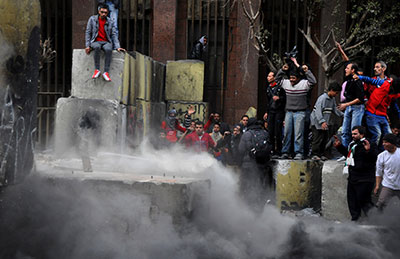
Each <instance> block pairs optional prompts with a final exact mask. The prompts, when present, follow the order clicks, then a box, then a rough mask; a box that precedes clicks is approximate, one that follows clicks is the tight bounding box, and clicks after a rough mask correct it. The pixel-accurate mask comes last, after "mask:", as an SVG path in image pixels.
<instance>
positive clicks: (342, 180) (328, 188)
mask: <svg viewBox="0 0 400 259" xmlns="http://www.w3.org/2000/svg"><path fill="white" fill-rule="evenodd" d="M343 166H344V163H343V162H336V161H326V162H325V163H324V167H323V168H322V199H321V206H322V215H323V216H324V217H325V218H327V219H331V220H340V221H345V220H350V219H351V216H350V212H349V209H348V205H347V174H346V175H344V174H343Z"/></svg>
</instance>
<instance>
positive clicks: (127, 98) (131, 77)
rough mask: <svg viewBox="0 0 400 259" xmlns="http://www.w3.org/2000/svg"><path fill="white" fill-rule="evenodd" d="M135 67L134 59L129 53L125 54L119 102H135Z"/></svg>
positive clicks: (131, 103) (129, 103)
mask: <svg viewBox="0 0 400 259" xmlns="http://www.w3.org/2000/svg"><path fill="white" fill-rule="evenodd" d="M135 68H136V59H135V58H134V57H132V56H131V55H125V61H124V73H123V76H122V78H123V79H122V91H121V103H123V104H126V105H134V104H135V99H136V91H135Z"/></svg>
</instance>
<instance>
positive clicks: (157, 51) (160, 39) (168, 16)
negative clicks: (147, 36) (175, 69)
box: [151, 0, 185, 63]
mask: <svg viewBox="0 0 400 259" xmlns="http://www.w3.org/2000/svg"><path fill="white" fill-rule="evenodd" d="M176 13H177V0H153V28H152V33H153V34H152V40H151V42H152V48H151V49H152V55H151V56H152V57H153V59H154V60H157V61H159V62H162V63H166V62H167V60H175V42H176ZM182 44H185V43H182Z"/></svg>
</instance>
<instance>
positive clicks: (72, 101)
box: [55, 98, 124, 155]
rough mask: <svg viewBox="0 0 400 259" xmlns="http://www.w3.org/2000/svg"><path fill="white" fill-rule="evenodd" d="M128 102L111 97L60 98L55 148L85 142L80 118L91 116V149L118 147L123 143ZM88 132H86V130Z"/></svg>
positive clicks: (59, 149) (71, 147) (60, 150)
mask: <svg viewBox="0 0 400 259" xmlns="http://www.w3.org/2000/svg"><path fill="white" fill-rule="evenodd" d="M123 108H124V105H121V104H119V103H118V102H117V101H111V100H93V99H80V98H60V99H58V101H57V110H56V125H55V151H56V153H57V154H58V155H62V154H64V153H65V152H68V151H72V152H75V153H76V151H77V150H76V149H77V148H78V147H79V144H80V142H81V133H82V127H80V122H81V121H82V118H84V116H85V115H86V116H87V118H88V119H87V120H88V122H87V123H88V124H90V126H91V127H90V130H88V131H87V132H86V133H87V134H88V135H89V137H90V141H89V143H90V145H91V147H90V148H89V150H95V149H97V147H104V148H108V149H110V150H114V149H115V148H117V146H120V144H121V143H122V139H121V136H122V134H123V131H124V129H123V127H122V121H123V118H122V117H123ZM86 133H85V134H86Z"/></svg>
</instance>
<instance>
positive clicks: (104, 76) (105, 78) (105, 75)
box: [103, 72, 111, 82]
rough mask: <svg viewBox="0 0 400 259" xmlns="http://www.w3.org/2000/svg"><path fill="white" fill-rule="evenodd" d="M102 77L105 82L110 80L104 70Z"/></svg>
mask: <svg viewBox="0 0 400 259" xmlns="http://www.w3.org/2000/svg"><path fill="white" fill-rule="evenodd" d="M103 78H104V80H106V81H107V82H111V78H110V75H109V74H108V72H104V73H103Z"/></svg>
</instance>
